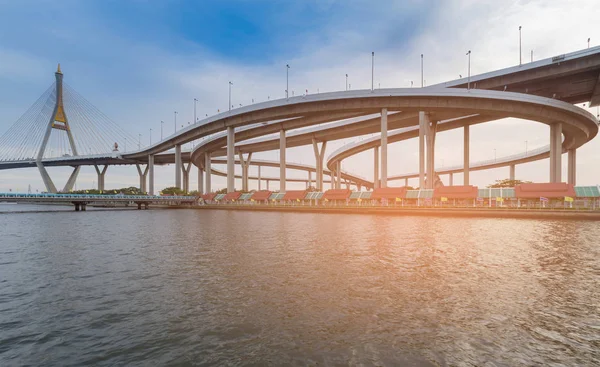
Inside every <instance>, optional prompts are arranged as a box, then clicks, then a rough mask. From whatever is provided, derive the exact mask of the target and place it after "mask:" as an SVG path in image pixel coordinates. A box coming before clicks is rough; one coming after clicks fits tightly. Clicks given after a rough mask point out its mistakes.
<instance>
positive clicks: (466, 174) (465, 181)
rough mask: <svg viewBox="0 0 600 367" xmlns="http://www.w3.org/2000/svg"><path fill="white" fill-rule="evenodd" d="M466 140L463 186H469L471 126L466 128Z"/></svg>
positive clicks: (464, 144) (464, 142)
mask: <svg viewBox="0 0 600 367" xmlns="http://www.w3.org/2000/svg"><path fill="white" fill-rule="evenodd" d="M463 138H464V140H463V149H464V153H463V159H464V163H463V170H464V173H463V185H465V186H466V185H468V184H469V151H470V144H471V143H470V142H469V141H470V133H469V125H467V126H465V127H464V136H463Z"/></svg>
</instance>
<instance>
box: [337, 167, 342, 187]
mask: <svg viewBox="0 0 600 367" xmlns="http://www.w3.org/2000/svg"><path fill="white" fill-rule="evenodd" d="M335 173H336V174H337V178H336V179H335V188H336V189H341V188H342V161H338V162H337V166H336V168H335Z"/></svg>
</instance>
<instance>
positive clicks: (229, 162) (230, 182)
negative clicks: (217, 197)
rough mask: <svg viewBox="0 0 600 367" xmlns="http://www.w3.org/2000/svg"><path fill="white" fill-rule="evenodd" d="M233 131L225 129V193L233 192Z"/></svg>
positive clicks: (231, 128)
mask: <svg viewBox="0 0 600 367" xmlns="http://www.w3.org/2000/svg"><path fill="white" fill-rule="evenodd" d="M234 152H235V131H234V128H233V127H232V126H229V127H228V128H227V192H228V193H229V192H234V191H235V157H234V154H235V153H234Z"/></svg>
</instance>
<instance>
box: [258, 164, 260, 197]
mask: <svg viewBox="0 0 600 367" xmlns="http://www.w3.org/2000/svg"><path fill="white" fill-rule="evenodd" d="M260 167H261V166H258V191H260V190H261V179H260Z"/></svg>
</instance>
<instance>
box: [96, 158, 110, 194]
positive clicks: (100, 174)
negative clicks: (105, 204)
mask: <svg viewBox="0 0 600 367" xmlns="http://www.w3.org/2000/svg"><path fill="white" fill-rule="evenodd" d="M94 168H95V169H96V173H97V174H98V190H99V191H104V177H105V173H106V170H107V169H108V164H107V165H105V166H104V168H102V170H100V168H98V166H97V165H94Z"/></svg>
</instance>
